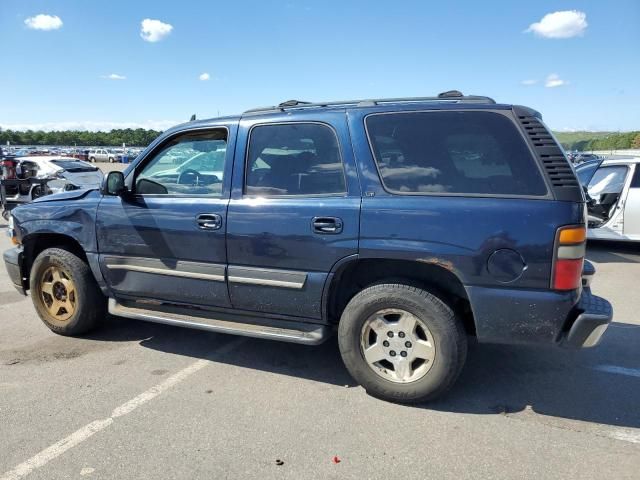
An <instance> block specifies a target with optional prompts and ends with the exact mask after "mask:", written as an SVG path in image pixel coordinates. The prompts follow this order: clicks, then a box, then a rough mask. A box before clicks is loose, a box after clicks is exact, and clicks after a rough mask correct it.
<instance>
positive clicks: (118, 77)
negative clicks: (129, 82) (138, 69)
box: [100, 73, 127, 80]
mask: <svg viewBox="0 0 640 480" xmlns="http://www.w3.org/2000/svg"><path fill="white" fill-rule="evenodd" d="M100 78H106V79H108V80H126V79H127V77H125V76H124V75H118V74H117V73H111V74H109V75H101V76H100Z"/></svg>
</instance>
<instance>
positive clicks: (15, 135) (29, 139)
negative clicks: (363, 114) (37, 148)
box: [0, 128, 161, 147]
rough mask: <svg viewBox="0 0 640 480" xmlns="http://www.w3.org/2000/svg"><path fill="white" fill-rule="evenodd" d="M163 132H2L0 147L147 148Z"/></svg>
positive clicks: (0, 131)
mask: <svg viewBox="0 0 640 480" xmlns="http://www.w3.org/2000/svg"><path fill="white" fill-rule="evenodd" d="M160 133H161V132H159V131H156V130H146V129H144V128H136V129H133V128H122V129H114V130H111V131H109V132H90V131H79V130H66V131H52V132H44V131H42V130H26V131H18V130H2V129H0V145H6V144H7V142H9V143H10V144H11V145H48V146H57V145H60V146H74V145H77V146H115V145H122V144H123V143H125V144H127V146H132V147H133V146H135V147H146V146H147V145H149V144H150V143H151V142H152V141H153V140H154V139H155V138H156V137H157V136H158V135H160Z"/></svg>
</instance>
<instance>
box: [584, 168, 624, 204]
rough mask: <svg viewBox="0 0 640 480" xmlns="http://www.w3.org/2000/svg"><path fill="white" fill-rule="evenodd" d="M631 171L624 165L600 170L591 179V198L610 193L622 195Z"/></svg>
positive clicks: (589, 187)
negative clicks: (628, 173)
mask: <svg viewBox="0 0 640 480" xmlns="http://www.w3.org/2000/svg"><path fill="white" fill-rule="evenodd" d="M628 171H629V169H628V168H627V167H626V166H624V165H612V166H606V167H601V168H599V169H598V170H597V171H596V173H595V174H594V175H593V177H591V180H590V181H589V186H588V187H587V190H588V191H589V195H590V196H591V197H594V198H595V197H599V196H600V195H605V194H608V193H618V194H619V193H621V192H622V189H623V188H624V182H625V180H626V178H627V172H628Z"/></svg>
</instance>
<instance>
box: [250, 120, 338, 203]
mask: <svg viewBox="0 0 640 480" xmlns="http://www.w3.org/2000/svg"><path fill="white" fill-rule="evenodd" d="M345 190H346V189H345V180H344V171H343V167H342V160H341V157H340V150H339V148H338V140H337V138H336V135H335V133H334V132H333V130H332V129H331V128H329V127H327V126H326V125H320V124H314V123H298V124H283V125H262V126H257V127H254V128H253V129H252V130H251V137H250V140H249V154H248V159H247V173H246V187H245V193H246V194H248V195H260V196H273V195H276V196H277V195H326V194H334V193H344V192H345Z"/></svg>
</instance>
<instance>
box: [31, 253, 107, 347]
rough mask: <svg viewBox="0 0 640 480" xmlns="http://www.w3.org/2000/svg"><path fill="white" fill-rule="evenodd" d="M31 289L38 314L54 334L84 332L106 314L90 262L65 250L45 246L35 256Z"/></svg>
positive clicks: (70, 334) (104, 304) (104, 302)
mask: <svg viewBox="0 0 640 480" xmlns="http://www.w3.org/2000/svg"><path fill="white" fill-rule="evenodd" d="M30 288H31V296H32V299H33V304H34V305H35V307H36V311H37V312H38V316H39V317H40V319H41V320H42V321H43V322H44V324H45V325H46V326H47V327H49V329H51V330H52V331H53V332H55V333H59V334H61V335H69V336H74V335H80V334H83V333H86V332H88V331H89V330H91V329H92V328H94V327H95V326H96V325H97V324H98V322H99V320H101V319H103V318H104V316H105V314H106V298H105V297H104V295H103V294H102V292H101V291H100V288H99V287H98V285H97V284H96V281H95V279H94V278H93V275H92V273H91V270H90V269H89V265H87V264H86V263H85V262H84V261H82V260H81V259H80V258H79V257H77V256H76V255H74V254H73V253H71V252H69V251H67V250H63V249H61V248H48V249H46V250H44V251H42V253H40V255H38V257H37V258H36V260H35V261H34V262H33V267H32V268H31V278H30Z"/></svg>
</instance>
